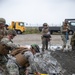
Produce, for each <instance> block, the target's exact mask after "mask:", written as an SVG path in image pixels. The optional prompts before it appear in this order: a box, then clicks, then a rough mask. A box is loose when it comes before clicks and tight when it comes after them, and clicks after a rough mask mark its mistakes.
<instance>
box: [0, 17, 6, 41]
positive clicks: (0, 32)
mask: <svg viewBox="0 0 75 75" xmlns="http://www.w3.org/2000/svg"><path fill="white" fill-rule="evenodd" d="M5 23H6V20H5V19H4V18H0V40H1V39H2V38H3V36H5V35H6V34H7V30H6V29H5Z"/></svg>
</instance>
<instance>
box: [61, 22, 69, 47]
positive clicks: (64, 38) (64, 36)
mask: <svg viewBox="0 0 75 75" xmlns="http://www.w3.org/2000/svg"><path fill="white" fill-rule="evenodd" d="M69 29H70V27H69V25H67V24H66V23H63V26H62V27H61V30H60V31H61V38H62V41H63V48H65V47H66V43H67V40H69V36H68V30H69Z"/></svg>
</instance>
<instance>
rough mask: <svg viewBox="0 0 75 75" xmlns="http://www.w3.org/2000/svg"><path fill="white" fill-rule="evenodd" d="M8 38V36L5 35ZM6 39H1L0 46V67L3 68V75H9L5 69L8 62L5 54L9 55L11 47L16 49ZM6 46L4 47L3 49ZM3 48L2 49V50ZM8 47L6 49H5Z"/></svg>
mask: <svg viewBox="0 0 75 75" xmlns="http://www.w3.org/2000/svg"><path fill="white" fill-rule="evenodd" d="M7 36H8V35H7ZM7 36H6V37H3V38H2V39H1V44H2V45H0V47H1V48H0V58H1V59H0V67H2V68H3V70H4V72H5V74H4V75H9V74H8V70H7V67H6V63H7V61H8V56H7V54H9V50H12V49H13V47H16V45H15V44H13V42H12V41H11V40H9V39H8V38H7ZM5 46H6V47H5ZM3 47H4V48H3ZM7 47H8V48H7Z"/></svg>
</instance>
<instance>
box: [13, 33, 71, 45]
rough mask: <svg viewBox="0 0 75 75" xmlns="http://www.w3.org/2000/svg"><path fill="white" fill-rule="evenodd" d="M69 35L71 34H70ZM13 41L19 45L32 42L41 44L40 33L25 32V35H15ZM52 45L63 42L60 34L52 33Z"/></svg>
mask: <svg viewBox="0 0 75 75" xmlns="http://www.w3.org/2000/svg"><path fill="white" fill-rule="evenodd" d="M70 37H71V36H70ZM13 41H14V42H15V43H17V44H20V45H31V44H33V43H37V44H39V45H41V34H26V35H17V36H16V37H15V38H14V39H13ZM51 44H52V45H57V44H59V45H62V44H63V42H62V40H61V36H60V35H52V38H51Z"/></svg>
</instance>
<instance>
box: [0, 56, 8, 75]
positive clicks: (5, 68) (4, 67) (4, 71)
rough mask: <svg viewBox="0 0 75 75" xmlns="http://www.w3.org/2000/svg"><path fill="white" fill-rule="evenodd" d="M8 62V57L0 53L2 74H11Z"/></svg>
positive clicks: (0, 73)
mask: <svg viewBox="0 0 75 75" xmlns="http://www.w3.org/2000/svg"><path fill="white" fill-rule="evenodd" d="M6 63H7V58H6V57H5V56H3V55H0V75H9V74H8V70H7V67H6Z"/></svg>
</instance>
